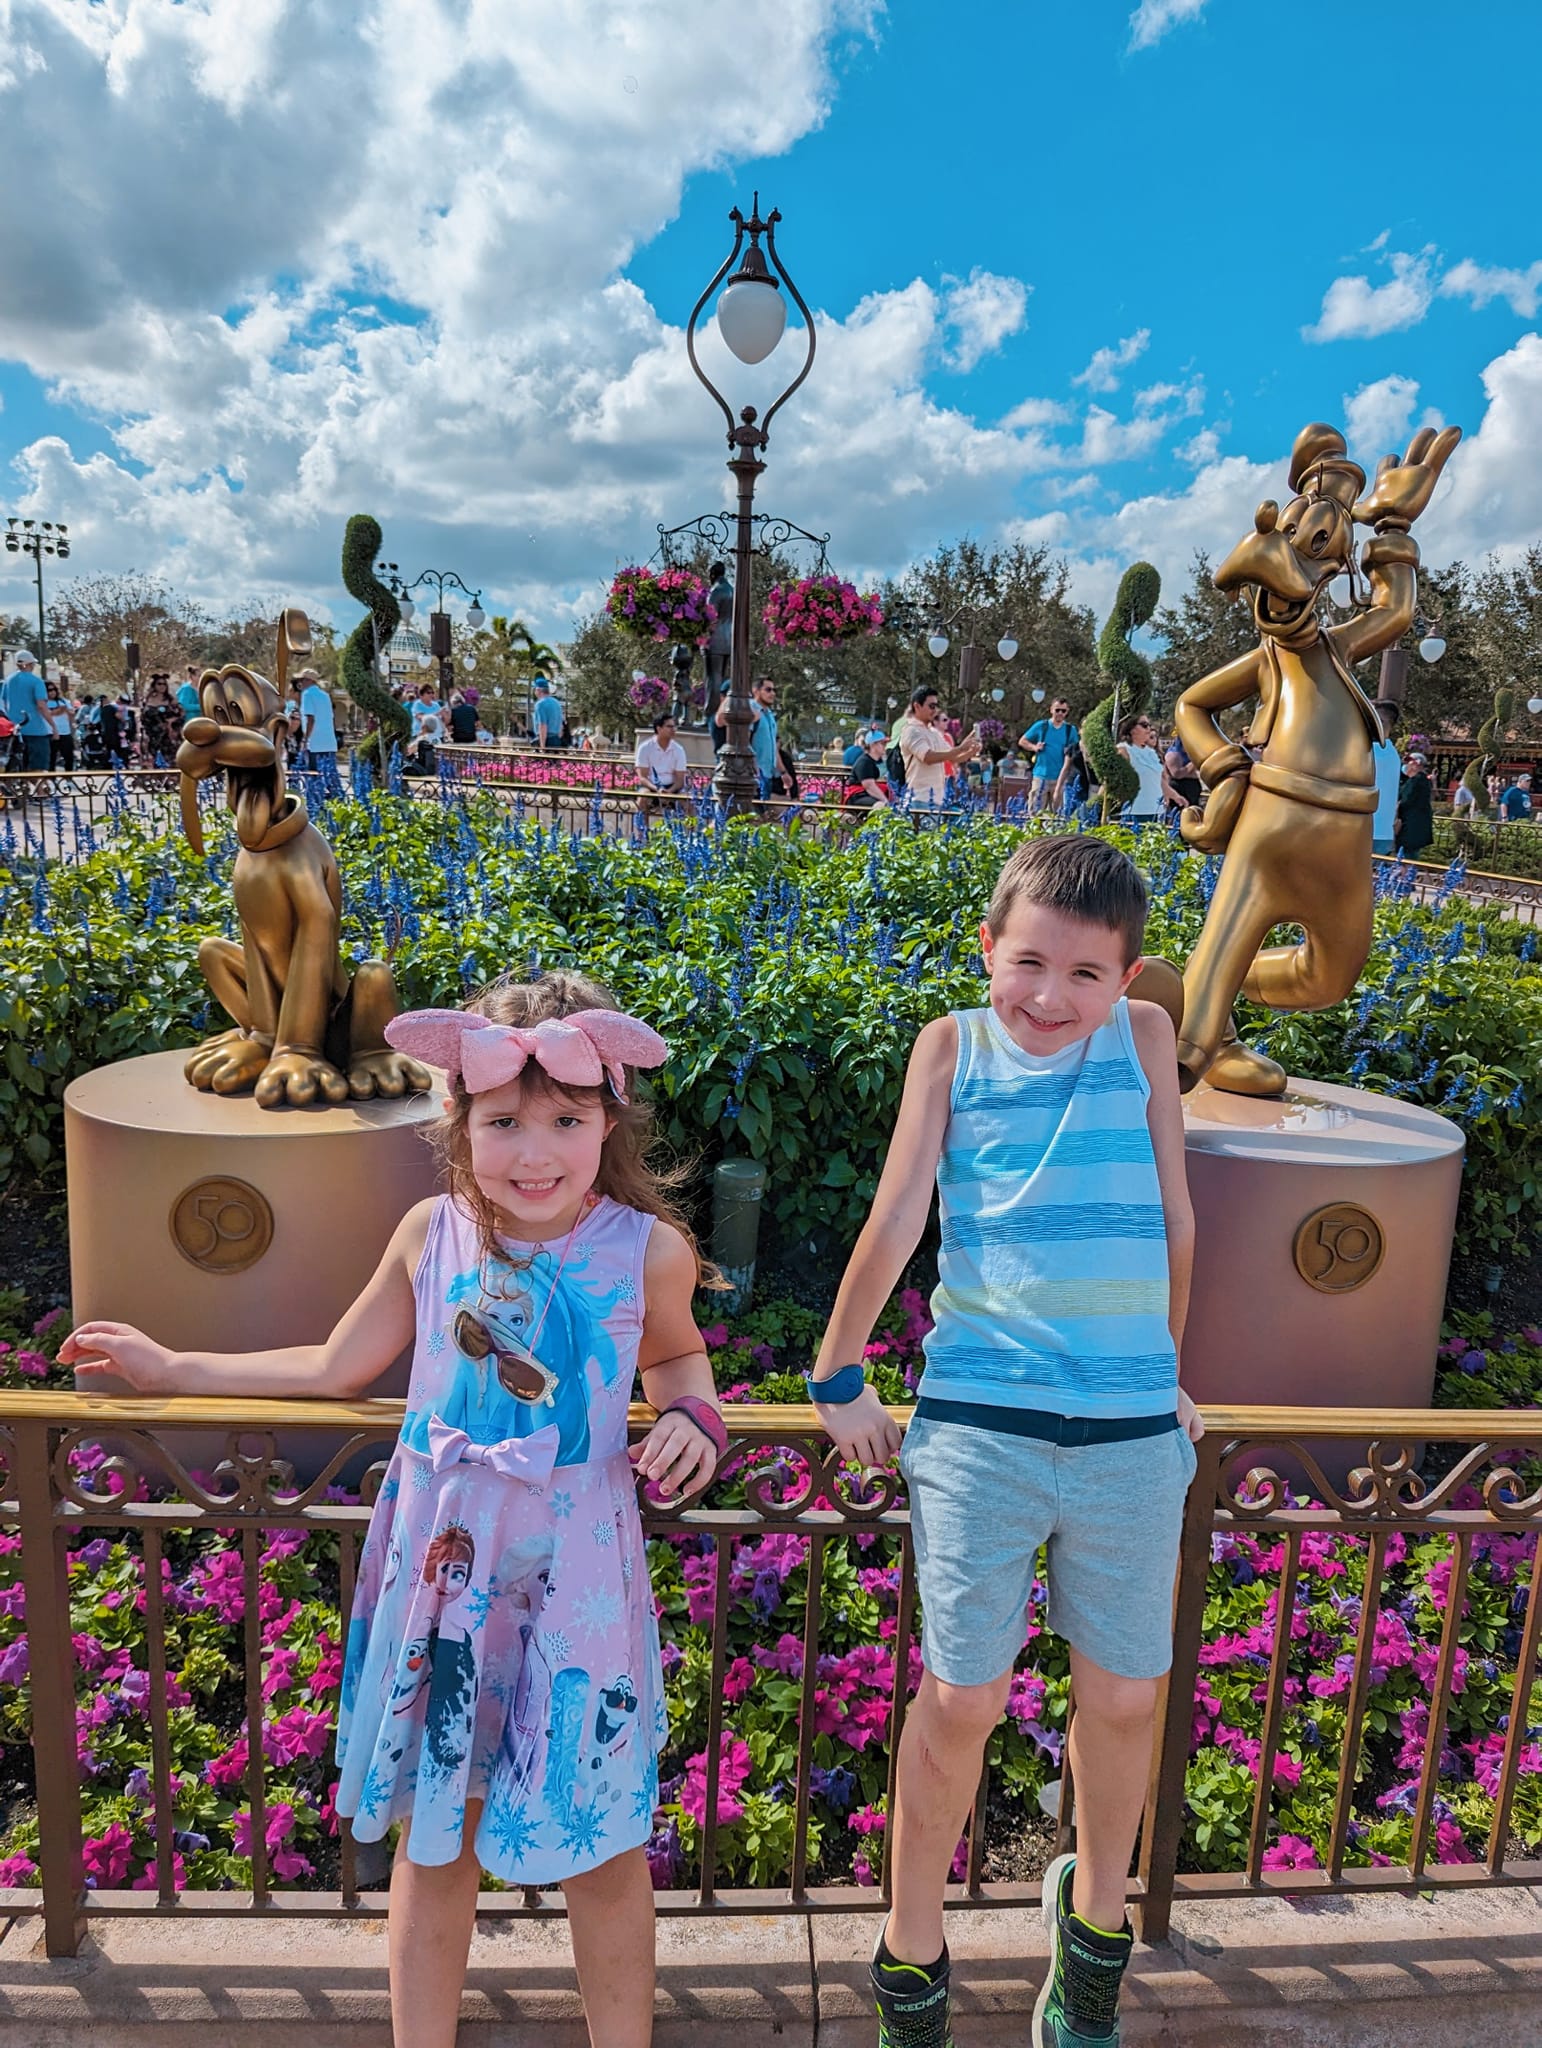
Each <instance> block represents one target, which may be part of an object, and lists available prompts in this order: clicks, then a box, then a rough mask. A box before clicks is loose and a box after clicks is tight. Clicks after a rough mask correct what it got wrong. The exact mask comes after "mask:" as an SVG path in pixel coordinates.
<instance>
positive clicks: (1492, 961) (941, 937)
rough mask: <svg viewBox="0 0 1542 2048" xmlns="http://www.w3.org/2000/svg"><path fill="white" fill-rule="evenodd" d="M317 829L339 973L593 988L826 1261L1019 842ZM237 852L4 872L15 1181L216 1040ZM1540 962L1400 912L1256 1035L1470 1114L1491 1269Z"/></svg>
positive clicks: (379, 808) (1469, 1187) (4, 1084)
mask: <svg viewBox="0 0 1542 2048" xmlns="http://www.w3.org/2000/svg"><path fill="white" fill-rule="evenodd" d="M321 822H322V823H323V825H324V827H325V829H326V831H327V833H328V836H329V837H330V839H331V841H332V844H333V846H334V847H335V849H336V852H337V856H338V861H339V864H340V868H341V871H342V875H343V879H344V886H345V890H346V892H347V899H348V904H349V911H348V916H347V919H346V922H345V927H344V948H345V951H346V952H347V953H348V954H349V955H350V956H352V957H355V958H363V957H365V956H366V955H369V954H378V953H380V952H388V953H390V954H391V955H392V957H393V958H394V960H395V963H396V969H397V974H398V978H399V981H400V985H401V989H402V994H403V999H404V1001H406V1002H408V1003H410V1004H419V1003H453V1002H455V1001H457V1000H459V999H460V998H461V997H462V995H463V994H464V993H465V992H467V991H469V990H470V989H472V988H474V987H476V986H478V985H479V984H481V983H482V982H483V981H485V980H487V979H488V978H490V977H491V976H493V975H495V974H497V973H500V972H502V971H503V970H505V969H508V968H513V969H515V970H517V971H521V972H523V971H525V970H526V969H527V968H530V969H534V968H537V967H540V966H543V965H558V964H563V963H576V964H579V965H582V966H583V967H585V968H587V969H588V970H590V971H592V972H594V973H597V974H599V975H601V976H603V977H604V978H605V979H607V980H608V981H609V982H610V983H611V984H612V986H613V987H614V988H615V989H616V991H617V994H618V995H619V997H620V998H621V999H622V1001H623V1002H625V1003H626V1004H628V1005H629V1006H631V1007H633V1008H635V1009H636V1010H637V1011H638V1012H639V1013H640V1014H641V1015H643V1016H645V1017H647V1018H649V1019H650V1020H651V1021H652V1022H654V1023H656V1024H657V1025H658V1027H659V1028H660V1029H661V1030H663V1031H664V1032H665V1033H666V1034H667V1035H668V1036H669V1038H670V1040H671V1043H672V1045H673V1048H674V1050H673V1054H672V1057H671V1059H670V1061H669V1063H668V1065H667V1066H666V1067H665V1068H664V1070H663V1072H662V1074H661V1076H660V1079H659V1082H658V1094H659V1097H660V1101H661V1108H662V1112H663V1124H664V1128H665V1131H666V1134H667V1136H668V1137H669V1139H670V1140H671V1141H672V1143H673V1144H674V1145H675V1146H676V1147H677V1148H679V1149H680V1150H681V1151H683V1152H688V1153H693V1154H700V1155H703V1156H704V1157H705V1159H706V1160H708V1161H709V1162H710V1161H712V1160H714V1159H715V1158H716V1157H717V1156H719V1155H720V1154H722V1153H724V1152H739V1153H748V1154H750V1155H752V1156H753V1157H755V1158H757V1159H761V1160H764V1161H765V1162H766V1163H767V1165H768V1166H769V1168H770V1173H771V1206H772V1209H773V1213H774V1215H775V1217H776V1220H777V1224H778V1238H779V1242H780V1245H781V1247H782V1248H783V1249H784V1250H790V1249H791V1248H792V1247H793V1246H795V1245H801V1246H802V1247H803V1248H804V1249H805V1250H807V1251H808V1252H810V1253H811V1254H812V1255H813V1256H815V1257H822V1256H823V1255H825V1254H826V1253H828V1252H830V1251H832V1249H833V1248H835V1247H838V1246H839V1245H842V1244H845V1243H847V1242H849V1241H850V1239H851V1238H852V1237H853V1236H854V1235H855V1233H856V1231H857V1229H858V1228H859V1227H860V1225H861V1222H862V1220H863V1217H864V1215H865V1213H866V1208H867V1204H868V1201H869V1199H870V1197H871V1195H872V1192H873V1188H874V1185H875V1183H876V1178H877V1174H878V1172H879V1170H880V1168H881V1165H882V1162H883V1157H884V1151H885V1147H886V1145H887V1142H888V1137H889V1133H890V1131H891V1130H892V1128H893V1124H894V1118H895V1113H896V1110H897V1108H898V1102H899V1092H900V1086H901V1082H902V1079H903V1071H904V1062H905V1057H906V1054H907V1052H908V1049H909V1047H910V1044H911V1042H912V1040H913V1039H914V1037H915V1034H916V1032H917V1030H918V1029H919V1028H920V1026H921V1025H922V1024H923V1023H925V1022H926V1021H927V1020H928V1019H929V1018H931V1017H934V1016H937V1015H939V1014H941V1013H942V1012H944V1011H946V1010H948V1009H950V1008H956V1007H959V1006H963V1005H968V1004H972V1003H976V1002H978V1001H980V1000H981V996H982V983H981V980H980V978H979V960H978V946H977V933H978V923H979V918H980V914H981V911H982V909H983V906H984V904H985V902H986V899H987V897H988V896H989V893H990V888H991V884H992V881H993V879H994V877H995V875H996V873H997V870H998V869H999V867H1000V865H1001V863H1002V861H1003V859H1004V858H1005V856H1006V854H1007V853H1008V852H1009V851H1010V850H1011V847H1012V846H1013V845H1014V844H1015V843H1016V841H1017V839H1018V838H1019V837H1020V836H1021V833H1020V828H1018V827H1015V826H1007V825H999V824H994V823H991V822H988V821H983V820H981V821H971V822H970V823H968V824H966V825H962V826H960V827H958V828H956V829H951V830H948V829H945V830H939V831H935V832H917V831H915V830H914V829H913V828H912V827H911V825H910V824H909V823H908V822H906V821H902V820H899V819H894V818H879V819H875V820H873V821H872V822H871V823H869V824H868V825H867V826H866V827H864V829H863V830H862V831H861V832H860V833H859V834H858V835H857V836H856V837H855V839H854V840H853V841H852V842H851V844H850V845H848V846H845V847H841V846H834V845H826V844H823V843H821V842H819V841H818V840H816V839H814V838H812V837H804V836H801V835H799V834H797V833H791V834H789V833H787V832H784V831H781V830H773V829H765V828H758V827H754V826H751V825H748V824H735V825H732V826H730V827H729V828H728V829H727V830H726V831H724V832H721V833H719V832H714V831H712V830H709V829H705V828H698V827H695V826H694V825H693V826H689V827H686V828H683V829H679V830H678V831H673V830H671V829H668V828H665V827H663V826H659V827H656V828H655V829H654V831H653V833H652V835H651V837H650V838H649V839H648V841H647V843H646V844H645V845H643V846H635V845H632V844H630V843H627V842H622V841H617V840H613V839H607V838H600V837H595V838H588V839H582V840H577V841H574V840H570V839H569V838H567V837H565V836H563V835H561V834H560V833H556V834H551V833H549V834H546V835H544V836H543V835H542V834H541V833H540V832H539V831H537V830H536V829H535V828H533V827H525V826H522V825H520V824H518V823H516V822H511V821H510V820H509V818H508V815H507V814H506V813H505V812H504V811H503V809H502V808H501V806H500V805H499V803H498V802H497V800H496V799H493V798H487V797H474V798H472V800H471V801H470V803H469V805H467V806H465V807H459V806H457V807H441V806H440V805H439V804H436V803H432V802H420V801H412V800H408V799H397V798H392V797H389V796H381V797H379V798H378V799H372V800H370V801H368V802H362V803H361V802H356V801H339V802H337V803H335V804H332V805H330V806H329V807H328V808H327V811H326V814H325V816H324V817H323V819H322V820H321ZM222 830H223V832H224V837H223V840H221V838H220V833H221V831H222ZM1123 843H1125V844H1126V845H1133V844H1134V842H1133V841H1132V840H1131V839H1130V838H1129V837H1128V835H1125V836H1124V840H1123ZM231 855H232V842H231V839H230V836H229V828H228V825H226V826H224V827H223V828H222V827H220V826H215V827H214V828H213V831H212V833H211V847H210V854H209V857H208V859H207V860H206V861H200V860H198V859H197V858H195V857H194V856H193V855H192V853H191V852H190V851H189V850H188V849H187V847H186V846H185V845H184V844H183V843H182V842H181V841H180V839H175V838H172V839H163V838H157V837H151V836H149V835H147V834H146V833H145V832H144V831H142V830H141V829H140V828H138V827H136V826H135V825H134V824H133V823H132V821H129V820H122V821H120V822H119V823H118V824H117V825H116V827H115V828H114V830H113V833H112V837H111V843H110V844H109V845H107V846H106V847H104V848H103V849H102V850H101V851H100V852H98V853H97V854H95V855H94V856H92V857H91V858H90V859H87V860H85V861H83V862H82V863H80V864H79V865H77V866H71V867H55V868H50V869H47V870H44V871H42V872H41V873H36V872H33V871H31V870H25V871H15V872H13V873H12V874H11V876H10V878H9V879H8V880H7V879H4V871H3V870H0V1172H4V1171H6V1170H7V1169H9V1168H10V1167H11V1166H12V1165H13V1164H19V1163H22V1162H25V1163H26V1164H29V1165H31V1166H32V1167H35V1168H47V1167H49V1166H50V1165H51V1164H52V1163H53V1162H54V1161H55V1159H56V1157H57V1148H58V1143H59V1129H60V1096H61V1094H62V1092H63V1088H64V1086H65V1084H66V1082H67V1081H68V1080H69V1079H70V1078H71V1077H72V1076H73V1075H75V1074H78V1073H81V1072H84V1071H87V1070H88V1069H90V1068H93V1067H96V1066H100V1065H102V1064H104V1063H105V1062H107V1061H110V1060H117V1059H124V1058H127V1057H128V1056H130V1055H131V1054H135V1053H142V1052H147V1051H152V1050H157V1049H159V1048H162V1047H165V1046H181V1045H188V1044H191V1043H193V1042H195V1041H196V1039H197V1038H198V1037H199V1036H200V1035H201V1034H202V1033H204V1032H207V1031H210V1030H213V1029H218V1028H220V1027H221V1025H222V1024H223V1021H224V1020H223V1018H222V1017H221V1016H220V1015H219V1014H218V1013H217V1012H215V1011H214V1009H213V1007H212V1005H211V1003H210V1001H209V998H208V993H207V990H206V989H205V987H204V983H203V980H202V977H201V976H200V974H199V972H198V968H197V964H196V953H197V947H198V941H199V939H200V938H201V937H202V936H203V934H204V933H205V932H207V931H210V930H225V931H229V930H231V929H232V912H231V907H230V903H229V897H228V890H227V885H226V883H225V880H224V877H225V876H226V875H227V874H228V872H229V866H230V860H231ZM1138 858H1140V859H1141V861H1142V862H1143V864H1144V865H1145V866H1146V867H1147V869H1148V872H1149V873H1150V876H1151V882H1152V894H1153V911H1152V922H1151V930H1150V934H1149V939H1150V944H1151V948H1152V950H1153V951H1157V952H1163V953H1166V954H1167V955H1168V956H1169V957H1171V958H1173V959H1177V960H1181V959H1182V958H1184V957H1185V956H1186V954H1187V951H1188V949H1189V947H1190V946H1191V945H1192V943H1193V939H1194V936H1195V934H1196V933H1197V931H1198V929H1199V925H1200V922H1201V920H1202V917H1203V912H1204V905H1205V902H1206V900H1207V891H1208V888H1209V886H1210V885H1211V882H1212V879H1213V872H1214V870H1213V867H1212V865H1211V864H1209V863H1206V862H1203V861H1201V860H1199V859H1198V858H1196V857H1194V856H1192V855H1188V854H1185V853H1183V852H1181V851H1180V850H1179V849H1178V848H1177V847H1176V845H1175V843H1174V842H1173V841H1172V840H1171V839H1169V838H1168V837H1166V836H1165V835H1160V834H1156V833H1148V834H1146V835H1145V838H1144V841H1143V843H1142V844H1141V846H1140V848H1139V850H1138ZM1536 942H1537V934H1536V933H1535V932H1533V931H1531V930H1530V929H1529V928H1527V927H1524V926H1521V925H1519V924H1517V923H1515V922H1514V921H1513V920H1505V919H1503V918H1502V917H1501V916H1500V915H1499V914H1498V913H1496V912H1493V911H1485V912H1482V913H1473V912H1472V911H1471V910H1470V909H1469V908H1468V907H1467V906H1464V905H1462V904H1461V903H1460V902H1459V901H1453V902H1451V903H1449V904H1447V905H1446V906H1445V907H1443V908H1439V909H1427V910H1421V909H1415V908H1412V907H1410V906H1408V905H1406V904H1402V903H1393V902H1389V903H1384V904H1383V905H1381V906H1380V908H1379V909H1378V913H1377V938H1376V947H1375V951H1374V953H1373V956H1372V960H1371V962H1370V965H1369V967H1368V969H1367V973H1366V976H1365V979H1364V981H1363V983H1362V993H1361V995H1360V997H1359V999H1358V1000H1357V1001H1355V1002H1352V1003H1346V1004H1343V1005H1340V1006H1339V1008H1337V1009H1335V1010H1332V1011H1328V1012H1325V1013H1323V1014H1321V1015H1319V1016H1311V1017H1297V1018H1269V1017H1265V1016H1255V1017H1252V1018H1248V1019H1245V1020H1244V1022H1245V1024H1246V1026H1247V1028H1248V1029H1249V1031H1250V1033H1251V1034H1252V1035H1253V1036H1254V1037H1255V1039H1261V1042H1263V1043H1264V1044H1265V1045H1266V1046H1267V1047H1268V1049H1269V1050H1270V1051H1271V1052H1273V1053H1274V1055H1275V1056H1276V1057H1278V1058H1280V1059H1283V1060H1284V1061H1285V1062H1286V1064H1287V1065H1289V1067H1290V1068H1291V1071H1292V1072H1295V1073H1301V1074H1307V1075H1315V1076H1317V1077H1319V1078H1321V1079H1326V1080H1350V1081H1357V1082H1361V1083H1363V1084H1364V1085H1365V1086H1367V1087H1371V1088H1377V1087H1380V1088H1385V1089H1388V1090H1391V1091H1392V1092H1394V1093H1399V1094H1403V1095H1406V1096H1409V1097H1410V1098H1412V1099H1414V1100H1417V1101H1421V1102H1425V1103H1428V1104H1430V1105H1431V1106H1432V1107H1437V1108H1443V1109H1444V1110H1445V1111H1446V1113H1447V1114H1449V1115H1452V1116H1454V1117H1456V1118H1457V1119H1458V1120H1459V1121H1460V1122H1461V1123H1462V1124H1463V1125H1464V1126H1465V1128H1466V1131H1467V1135H1468V1141H1469V1148H1470V1149H1469V1169H1468V1174H1467V1180H1466V1192H1465V1197H1464V1202H1463V1207H1462V1214H1461V1223H1460V1233H1461V1242H1462V1244H1463V1245H1464V1247H1465V1248H1466V1249H1467V1250H1469V1251H1470V1252H1472V1253H1474V1254H1478V1253H1481V1254H1483V1255H1484V1256H1487V1257H1492V1256H1495V1255H1502V1254H1508V1253H1510V1252H1511V1251H1513V1250H1515V1249H1517V1248H1518V1247H1519V1246H1520V1244H1521V1243H1522V1241H1523V1240H1524V1238H1525V1235H1526V1231H1527V1226H1528V1221H1529V1214H1530V1211H1531V1208H1532V1206H1533V1203H1534V1198H1535V1192H1536V1189H1535V1182H1534V1179H1533V1168H1532V1166H1531V1164H1530V1162H1529V1160H1528V1156H1527V1154H1528V1133H1529V1131H1531V1130H1534V1129H1535V1127H1536V1125H1537V1122H1538V1119H1539V1114H1542V977H1539V973H1538V969H1537V967H1536V965H1535V963H1534V961H1533V960H1532V957H1531V956H1532V951H1533V949H1534V947H1535V945H1536ZM1533 1149H1534V1147H1533Z"/></svg>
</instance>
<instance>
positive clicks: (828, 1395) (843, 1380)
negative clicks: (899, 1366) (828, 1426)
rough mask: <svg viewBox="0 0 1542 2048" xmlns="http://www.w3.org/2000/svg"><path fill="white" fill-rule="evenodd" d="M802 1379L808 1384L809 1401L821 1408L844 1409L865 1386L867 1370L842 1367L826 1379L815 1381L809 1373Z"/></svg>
mask: <svg viewBox="0 0 1542 2048" xmlns="http://www.w3.org/2000/svg"><path fill="white" fill-rule="evenodd" d="M803 1377H804V1379H805V1380H806V1381H807V1382H808V1393H809V1399H810V1400H811V1401H817V1402H818V1403H819V1405H820V1407H821V1408H844V1407H845V1406H846V1405H847V1403H848V1402H850V1401H855V1400H856V1398H857V1396H858V1395H859V1394H860V1393H861V1392H862V1389H863V1388H864V1387H865V1386H866V1385H867V1368H866V1366H862V1365H843V1366H841V1367H840V1368H839V1370H838V1371H836V1372H832V1373H831V1375H830V1377H829V1378H828V1379H824V1380H816V1379H815V1378H814V1375H813V1374H812V1373H811V1372H808V1373H805V1374H804V1375H803Z"/></svg>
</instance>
